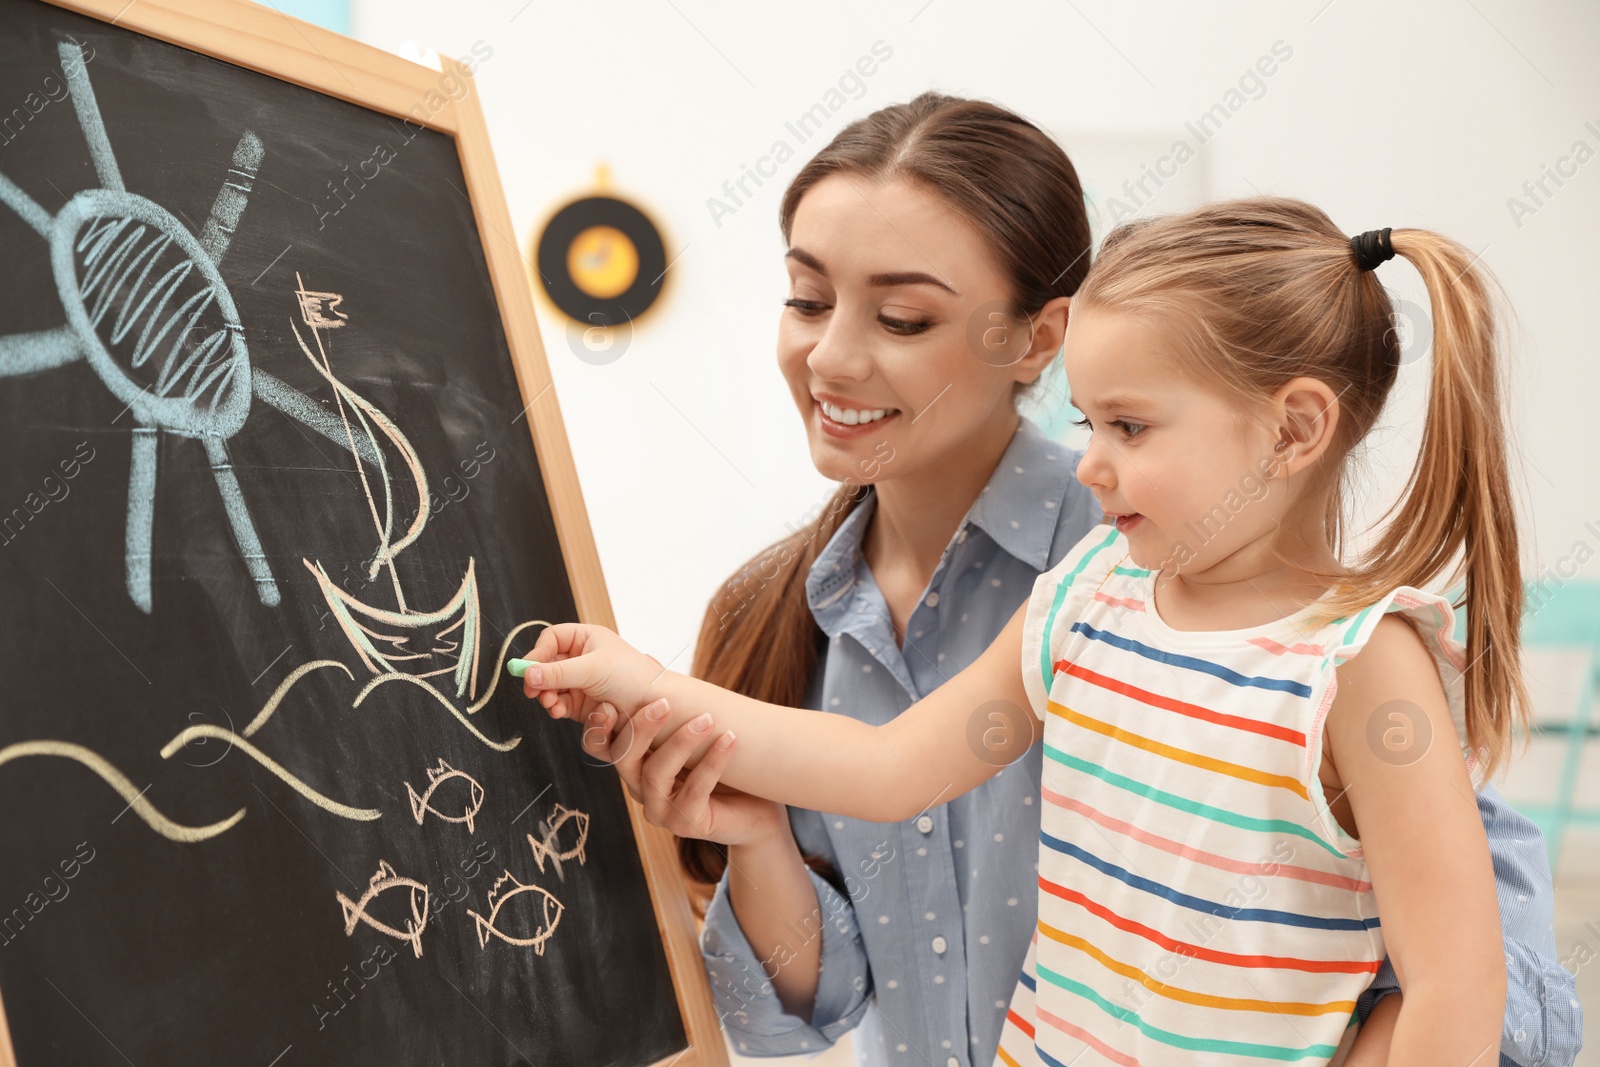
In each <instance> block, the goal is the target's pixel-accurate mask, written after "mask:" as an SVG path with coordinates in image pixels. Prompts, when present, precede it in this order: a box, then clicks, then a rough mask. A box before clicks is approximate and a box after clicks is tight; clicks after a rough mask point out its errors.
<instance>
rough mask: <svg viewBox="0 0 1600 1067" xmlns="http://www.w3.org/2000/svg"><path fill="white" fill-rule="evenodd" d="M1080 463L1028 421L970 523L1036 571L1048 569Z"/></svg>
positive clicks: (983, 492) (992, 477)
mask: <svg viewBox="0 0 1600 1067" xmlns="http://www.w3.org/2000/svg"><path fill="white" fill-rule="evenodd" d="M1077 458H1078V456H1077V454H1076V453H1075V452H1073V451H1072V450H1071V449H1070V448H1068V447H1067V446H1066V445H1064V444H1061V443H1060V442H1059V441H1052V440H1050V438H1048V437H1046V436H1045V433H1044V431H1043V430H1041V429H1039V427H1038V426H1037V425H1036V424H1035V423H1034V422H1033V420H1032V419H1028V418H1024V419H1023V420H1022V424H1021V425H1020V426H1019V427H1017V432H1016V434H1015V435H1014V436H1013V437H1012V438H1011V444H1010V445H1009V446H1008V447H1007V448H1006V453H1005V455H1003V456H1001V457H1000V462H999V463H998V464H997V465H996V466H995V469H994V473H993V474H991V475H989V483H988V484H987V485H985V486H984V487H983V489H982V490H981V491H980V492H979V493H978V499H977V500H975V501H973V504H972V508H971V509H970V510H969V511H968V512H967V518H966V521H967V522H970V523H971V524H972V525H974V526H976V527H978V528H979V529H980V530H982V531H983V532H984V533H986V534H988V535H989V536H990V537H992V538H994V540H995V543H996V544H998V545H999V546H1000V547H1001V548H1003V549H1005V550H1006V551H1007V552H1009V553H1011V554H1012V555H1013V556H1015V557H1017V558H1018V559H1020V560H1021V561H1022V562H1024V563H1026V564H1027V565H1028V566H1030V567H1032V568H1033V569H1034V570H1036V571H1041V572H1043V571H1046V570H1049V569H1050V568H1049V564H1050V545H1051V543H1052V542H1053V541H1054V540H1055V536H1056V525H1057V521H1058V520H1059V519H1060V518H1061V507H1062V503H1063V502H1064V501H1065V500H1066V497H1067V489H1068V487H1069V486H1070V485H1071V483H1072V482H1073V481H1075V480H1076V478H1077V464H1076V461H1077Z"/></svg>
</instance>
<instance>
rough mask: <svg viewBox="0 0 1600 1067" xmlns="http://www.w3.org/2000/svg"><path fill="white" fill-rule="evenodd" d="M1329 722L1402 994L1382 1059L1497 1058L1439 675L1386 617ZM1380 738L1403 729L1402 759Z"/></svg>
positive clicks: (1452, 738) (1484, 897)
mask: <svg viewBox="0 0 1600 1067" xmlns="http://www.w3.org/2000/svg"><path fill="white" fill-rule="evenodd" d="M1374 723H1376V725H1374V726H1373V729H1372V733H1370V734H1369V724H1374ZM1327 726H1328V740H1329V743H1330V746H1331V753H1332V756H1333V760H1334V764H1335V766H1336V767H1337V768H1338V772H1339V777H1340V782H1341V784H1342V785H1343V787H1344V790H1345V795H1346V796H1347V797H1348V798H1349V800H1350V807H1351V810H1352V813H1353V815H1354V817H1355V822H1356V826H1357V828H1358V829H1359V831H1360V838H1361V844H1362V848H1363V850H1364V852H1365V856H1366V860H1367V867H1368V870H1369V871H1370V872H1371V875H1372V884H1373V887H1374V889H1375V890H1376V893H1377V898H1378V901H1379V908H1380V912H1381V918H1382V920H1383V936H1384V946H1385V948H1386V949H1387V950H1388V952H1389V958H1390V960H1391V961H1392V962H1393V964H1394V968H1395V972H1396V974H1398V975H1399V977H1400V984H1401V987H1402V988H1403V989H1404V990H1405V999H1404V1001H1403V1002H1402V1004H1401V1006H1400V1009H1399V1013H1398V1015H1397V1017H1396V1018H1395V1022H1394V1031H1393V1038H1392V1044H1391V1046H1390V1053H1389V1058H1390V1059H1391V1060H1393V1061H1394V1062H1395V1063H1404V1064H1439V1065H1441V1067H1462V1065H1463V1064H1468V1063H1494V1062H1496V1061H1497V1058H1498V1057H1497V1053H1496V1051H1495V1050H1496V1049H1498V1048H1499V1047H1500V1023H1501V1019H1502V1018H1503V1016H1504V1014H1505V996H1506V969H1505V959H1504V956H1503V951H1504V950H1503V949H1502V941H1501V934H1500V915H1499V908H1498V905H1497V901H1496V897H1495V881H1494V869H1493V866H1492V865H1491V863H1490V861H1489V846H1488V841H1487V840H1486V838H1485V837H1484V830H1483V823H1482V821H1481V820H1480V818H1479V816H1478V807H1477V803H1476V801H1475V799H1474V794H1473V789H1472V783H1471V781H1470V780H1469V778H1468V776H1467V770H1466V766H1465V763H1464V761H1463V760H1462V758H1461V752H1460V749H1459V746H1458V744H1457V741H1456V732H1455V727H1454V725H1453V724H1452V723H1451V720H1450V711H1449V707H1448V706H1447V704H1446V703H1445V698H1444V691H1443V689H1442V687H1441V685H1440V682H1439V675H1438V671H1437V669H1436V668H1435V666H1434V664H1433V660H1432V659H1431V657H1430V656H1429V655H1428V652H1427V650H1426V649H1425V648H1424V647H1423V644H1422V641H1421V639H1420V638H1419V637H1418V636H1417V634H1416V633H1415V632H1414V631H1413V630H1412V629H1411V628H1410V627H1409V626H1408V625H1406V624H1405V623H1404V622H1402V621H1400V620H1399V619H1396V618H1392V617H1389V618H1385V619H1383V620H1382V621H1381V622H1379V623H1378V626H1377V628H1376V630H1375V631H1374V632H1373V635H1372V638H1371V639H1370V640H1369V641H1368V643H1367V645H1366V648H1365V649H1364V650H1363V651H1362V652H1361V653H1360V654H1359V655H1357V656H1355V657H1354V658H1353V659H1351V660H1349V661H1347V662H1346V663H1345V664H1344V665H1343V666H1342V667H1340V668H1339V672H1338V691H1337V695H1336V697H1335V699H1334V703H1333V708H1332V709H1331V710H1330V712H1329V715H1328V724H1327ZM1386 730H1398V731H1402V732H1404V731H1406V730H1409V731H1411V739H1412V742H1413V743H1412V744H1411V745H1410V746H1409V751H1407V752H1406V753H1405V755H1404V757H1403V758H1397V757H1396V754H1395V752H1396V750H1395V749H1393V748H1390V747H1388V746H1386V745H1384V744H1382V743H1374V742H1372V741H1369V737H1370V736H1378V737H1382V736H1383V734H1384V731H1386ZM1484 1056H1487V1057H1488V1058H1487V1059H1484V1058H1483V1057H1484Z"/></svg>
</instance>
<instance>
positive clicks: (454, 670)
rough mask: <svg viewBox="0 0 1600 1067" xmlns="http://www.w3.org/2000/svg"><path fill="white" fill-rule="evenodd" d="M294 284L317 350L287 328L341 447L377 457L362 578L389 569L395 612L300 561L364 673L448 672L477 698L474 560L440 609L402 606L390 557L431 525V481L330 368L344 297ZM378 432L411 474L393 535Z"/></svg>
mask: <svg viewBox="0 0 1600 1067" xmlns="http://www.w3.org/2000/svg"><path fill="white" fill-rule="evenodd" d="M295 283H296V285H297V286H298V288H297V289H296V290H295V296H296V298H297V299H298V301H299V304H300V318H301V322H303V323H304V324H305V326H306V328H307V329H309V330H310V331H311V338H312V340H313V341H314V342H315V343H316V351H315V352H312V350H311V346H310V345H308V344H306V340H305V337H304V336H302V335H301V333H300V327H299V325H297V324H296V323H295V322H294V321H293V320H292V319H291V320H290V322H289V328H290V330H291V331H293V333H294V339H295V342H296V343H297V344H298V345H299V346H300V351H301V352H303V353H304V354H305V357H306V359H307V360H309V361H310V363H311V366H312V367H313V368H315V369H316V371H317V373H318V374H320V375H321V376H322V378H323V379H324V380H325V381H326V382H327V383H328V385H329V387H330V388H331V389H332V390H333V398H334V404H335V406H336V408H337V410H338V412H339V424H340V425H341V426H342V427H343V428H344V432H345V438H346V446H347V447H348V448H349V449H350V450H351V451H352V452H354V451H355V450H356V448H357V445H358V443H359V444H361V445H363V446H365V448H366V449H369V450H371V451H372V452H373V453H374V454H376V455H377V456H378V478H377V481H378V483H379V487H380V488H381V490H382V496H383V506H382V509H381V514H380V508H379V506H378V501H377V498H376V496H375V495H374V493H373V487H372V482H371V481H370V480H369V479H368V477H367V472H366V469H365V468H359V469H358V473H359V474H360V476H361V490H362V492H363V493H364V494H365V496H366V499H367V510H368V512H369V513H370V514H371V516H372V525H373V529H374V530H375V531H376V533H377V535H378V546H377V550H376V551H375V552H374V554H373V557H372V562H371V564H370V565H369V566H368V569H367V578H368V579H369V580H370V579H373V578H376V577H377V575H378V571H379V570H380V569H382V568H385V567H387V568H388V571H389V584H390V585H391V586H392V587H393V589H394V600H395V605H396V609H395V610H390V609H388V608H381V607H377V606H375V605H372V604H368V603H366V602H364V601H362V600H359V599H357V598H356V597H353V596H351V595H350V594H349V593H347V592H345V591H344V590H343V589H341V588H340V587H339V586H338V585H336V584H335V583H334V582H333V580H332V579H330V578H329V577H328V573H327V571H326V570H325V569H324V568H323V566H322V564H321V563H320V562H319V563H312V562H311V561H310V560H303V561H302V562H304V563H305V565H306V569H307V570H309V571H310V572H311V573H312V575H313V576H315V578H316V580H317V585H318V586H319V587H320V588H321V590H322V596H323V599H325V600H326V601H327V602H328V607H329V608H331V609H332V610H333V614H334V617H335V618H337V619H338V620H339V626H340V628H341V629H343V630H344V633H345V636H346V637H347V638H349V640H350V644H351V645H353V646H354V647H355V650H356V652H357V654H359V655H360V656H361V662H362V663H364V664H366V667H367V669H368V670H370V671H372V672H373V673H374V674H382V673H401V674H409V675H412V676H413V677H417V678H433V677H437V676H438V675H441V674H448V675H451V681H452V682H453V683H454V686H455V695H456V697H457V698H460V697H462V696H465V695H467V694H468V692H469V690H470V694H471V696H473V697H475V696H477V687H478V677H477V671H478V582H477V575H476V572H475V570H474V563H473V561H472V560H468V562H467V571H466V574H465V575H464V576H463V577H462V579H461V585H460V587H459V588H458V589H457V590H456V592H455V595H454V596H452V597H451V598H450V599H449V600H448V601H447V602H446V603H445V605H444V606H443V607H441V608H439V609H438V610H436V611H416V610H414V609H412V608H411V607H409V606H408V605H407V603H406V595H405V590H404V588H403V587H402V586H401V583H400V575H399V573H398V572H397V571H396V569H395V565H394V564H395V558H396V557H397V556H399V554H400V553H401V552H402V551H404V550H405V549H406V548H407V547H408V546H410V545H411V544H412V543H413V542H414V541H416V539H417V538H418V537H420V536H421V535H422V530H423V528H424V527H425V526H426V525H427V523H428V517H429V514H430V506H429V503H428V501H429V493H428V478H427V475H426V474H425V473H424V472H423V469H422V459H421V457H420V456H418V455H417V451H416V449H415V448H413V447H412V446H411V442H410V441H409V440H408V439H407V438H406V435H405V434H404V433H402V432H401V431H400V428H399V427H398V426H396V425H395V424H394V422H393V421H392V420H391V419H390V418H389V417H388V416H387V415H385V414H384V413H383V412H382V411H381V410H379V409H378V408H377V407H376V406H375V405H373V404H372V403H371V402H370V401H368V400H367V399H365V398H364V397H362V396H361V395H360V394H359V393H357V392H356V391H355V390H354V389H351V388H350V387H349V386H348V385H346V384H345V383H344V382H342V381H340V380H339V378H338V377H337V376H336V375H335V374H334V373H333V365H332V363H331V361H330V360H329V358H328V346H327V343H326V342H325V341H324V339H323V334H324V332H326V331H327V330H331V329H342V328H343V327H345V326H346V325H347V324H348V322H349V316H348V315H346V314H345V313H344V312H342V311H339V310H338V306H339V305H340V304H342V303H343V302H344V297H343V296H341V295H340V294H338V293H334V292H324V291H320V290H311V289H307V288H306V287H305V282H304V280H302V279H301V277H300V275H299V273H298V272H297V273H296V274H295ZM352 418H353V419H354V423H352ZM380 435H381V436H382V437H383V438H385V439H387V443H388V447H389V448H392V449H393V450H394V451H395V452H397V453H398V454H399V456H400V460H401V465H402V466H403V467H404V468H405V472H406V473H407V474H409V475H410V478H411V483H412V485H413V487H414V488H415V491H416V496H417V512H416V515H415V516H414V517H413V518H412V520H411V525H410V526H409V527H407V529H406V531H405V533H404V534H403V535H401V536H400V537H398V538H396V537H395V528H394V527H395V500H396V494H395V489H394V485H393V484H392V482H391V480H390V471H389V464H388V461H387V460H386V459H385V458H384V448H383V445H382V442H380V440H379V437H380ZM358 439H359V442H358ZM414 641H415V642H416V643H415V644H414V643H413V642H414ZM440 664H442V665H440ZM469 699H470V698H469Z"/></svg>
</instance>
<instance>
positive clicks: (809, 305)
mask: <svg viewBox="0 0 1600 1067" xmlns="http://www.w3.org/2000/svg"><path fill="white" fill-rule="evenodd" d="M783 306H784V307H787V308H794V309H795V310H796V311H798V312H800V314H802V315H820V314H821V313H822V312H824V311H826V310H828V305H827V304H824V303H822V302H821V301H820V300H801V299H800V298H799V297H790V298H789V299H788V300H785V301H784V302H783Z"/></svg>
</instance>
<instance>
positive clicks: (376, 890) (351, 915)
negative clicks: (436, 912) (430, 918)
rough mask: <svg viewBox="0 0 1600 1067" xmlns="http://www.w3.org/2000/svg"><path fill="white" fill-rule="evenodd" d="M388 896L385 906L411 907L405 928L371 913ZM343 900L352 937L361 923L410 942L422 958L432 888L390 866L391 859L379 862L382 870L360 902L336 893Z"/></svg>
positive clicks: (342, 908)
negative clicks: (424, 927)
mask: <svg viewBox="0 0 1600 1067" xmlns="http://www.w3.org/2000/svg"><path fill="white" fill-rule="evenodd" d="M384 894H388V895H389V897H390V898H391V899H390V900H385V901H384V904H385V906H388V905H390V904H395V905H398V906H400V907H405V906H406V905H409V906H410V911H411V914H410V915H409V916H404V915H402V916H401V918H400V920H399V921H400V923H401V925H399V926H396V925H394V924H393V923H388V922H384V921H383V920H382V919H379V918H376V917H374V916H373V915H372V914H371V908H372V906H373V905H374V904H375V903H377V901H378V898H379V897H381V896H383V895H384ZM335 896H336V897H337V898H338V900H339V909H340V911H341V912H342V913H343V914H344V934H345V936H346V937H349V936H350V935H351V934H353V933H355V932H356V926H357V924H359V923H366V924H367V925H368V926H370V927H372V928H373V929H374V930H377V931H378V932H379V933H383V934H388V935H389V936H390V937H392V938H395V939H397V940H400V941H406V942H409V943H410V945H411V951H412V952H414V953H416V954H417V955H418V956H421V955H422V929H423V926H424V925H425V923H426V918H427V914H428V887H427V886H425V885H423V884H422V883H421V882H419V881H417V880H416V879H414V878H406V877H403V876H401V875H399V874H396V873H395V869H394V868H393V867H391V866H389V861H388V860H379V861H378V869H377V870H376V871H375V872H373V875H372V878H371V880H370V881H368V883H367V891H366V892H365V893H363V894H361V899H360V900H354V901H353V900H351V899H350V898H349V897H347V896H345V895H344V894H343V893H336V894H335Z"/></svg>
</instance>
